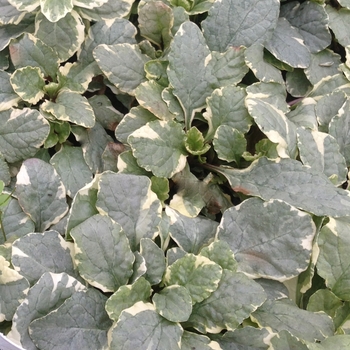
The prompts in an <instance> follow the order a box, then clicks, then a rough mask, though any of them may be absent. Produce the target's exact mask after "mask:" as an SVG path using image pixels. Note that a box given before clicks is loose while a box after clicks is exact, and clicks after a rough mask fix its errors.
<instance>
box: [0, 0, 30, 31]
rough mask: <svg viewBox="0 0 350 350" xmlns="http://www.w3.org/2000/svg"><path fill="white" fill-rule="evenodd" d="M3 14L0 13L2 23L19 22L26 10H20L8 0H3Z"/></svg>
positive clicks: (0, 4) (1, 4)
mask: <svg viewBox="0 0 350 350" xmlns="http://www.w3.org/2000/svg"><path fill="white" fill-rule="evenodd" d="M0 6H1V10H2V11H1V14H0V23H1V24H2V25H4V24H18V23H19V22H20V21H21V20H22V19H23V17H24V16H25V12H23V11H18V10H17V8H16V7H14V6H13V5H11V4H10V3H9V2H8V1H7V0H1V2H0Z"/></svg>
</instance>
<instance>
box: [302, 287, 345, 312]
mask: <svg viewBox="0 0 350 350" xmlns="http://www.w3.org/2000/svg"><path fill="white" fill-rule="evenodd" d="M342 306H343V302H342V300H341V299H339V298H338V297H337V296H336V295H335V294H334V293H333V292H331V291H330V290H329V289H319V290H317V291H316V292H315V293H314V294H312V295H311V297H310V299H309V302H308V303H307V310H308V311H312V312H322V311H323V312H325V313H327V314H328V315H329V316H331V317H332V318H334V316H335V315H336V312H337V310H338V309H339V308H340V307H342Z"/></svg>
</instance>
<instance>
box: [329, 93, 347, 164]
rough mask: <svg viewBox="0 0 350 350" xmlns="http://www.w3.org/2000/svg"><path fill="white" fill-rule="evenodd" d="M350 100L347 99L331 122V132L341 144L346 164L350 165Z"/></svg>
mask: <svg viewBox="0 0 350 350" xmlns="http://www.w3.org/2000/svg"><path fill="white" fill-rule="evenodd" d="M349 106H350V101H349V100H346V102H345V103H344V104H343V106H342V107H341V108H340V110H339V112H338V114H337V115H336V116H335V117H334V118H333V119H332V120H331V122H330V124H329V134H330V135H332V136H333V137H334V138H335V139H336V141H337V143H338V144H339V148H340V153H341V154H342V155H343V156H344V158H345V161H346V165H347V166H348V165H350V142H349V133H350V128H349V127H350V124H349V120H350V112H349Z"/></svg>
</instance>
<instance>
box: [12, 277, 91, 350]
mask: <svg viewBox="0 0 350 350" xmlns="http://www.w3.org/2000/svg"><path fill="white" fill-rule="evenodd" d="M84 289H85V287H84V286H83V285H82V284H81V283H80V282H78V281H77V280H76V279H74V278H73V277H71V276H69V275H67V274H66V273H64V272H63V273H60V274H55V273H52V272H45V273H44V274H43V275H42V276H41V277H40V279H39V281H38V282H37V283H36V284H35V285H34V286H33V287H32V288H30V290H29V292H28V294H27V295H26V297H25V299H24V300H23V301H22V303H21V304H20V305H19V307H18V308H17V310H16V312H15V315H14V317H13V323H12V328H11V331H10V333H9V334H8V336H9V337H12V336H13V337H15V339H17V340H18V341H19V342H20V343H21V344H22V346H23V347H25V348H26V349H36V346H35V345H34V343H33V341H32V339H31V337H30V335H29V332H28V327H29V325H30V323H31V322H32V321H33V320H35V319H38V318H40V317H42V316H43V315H45V314H48V313H49V312H50V311H52V310H55V309H56V308H57V307H59V306H60V305H62V303H63V302H64V301H65V300H66V299H67V298H69V297H71V296H72V294H73V293H75V292H77V291H79V290H84Z"/></svg>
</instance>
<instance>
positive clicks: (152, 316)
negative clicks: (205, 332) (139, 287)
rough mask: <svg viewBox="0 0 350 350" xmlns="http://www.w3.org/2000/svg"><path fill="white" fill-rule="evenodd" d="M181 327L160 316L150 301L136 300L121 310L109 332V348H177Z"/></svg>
mask: <svg viewBox="0 0 350 350" xmlns="http://www.w3.org/2000/svg"><path fill="white" fill-rule="evenodd" d="M182 333H183V329H182V327H181V326H180V324H179V323H173V322H170V321H168V320H166V319H165V318H163V317H162V316H160V315H159V314H158V313H157V312H156V310H155V307H154V306H153V305H152V304H150V303H144V302H143V301H139V302H138V303H136V304H134V306H132V307H130V308H128V309H126V310H124V311H123V312H122V314H121V316H120V318H119V320H118V322H117V323H115V324H114V325H113V327H112V328H111V330H110V332H109V342H108V345H109V347H110V348H111V349H115V350H119V349H123V350H134V349H147V348H149V349H153V348H154V346H156V347H157V348H159V349H174V350H176V349H180V348H181V347H180V344H181V336H182Z"/></svg>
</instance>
